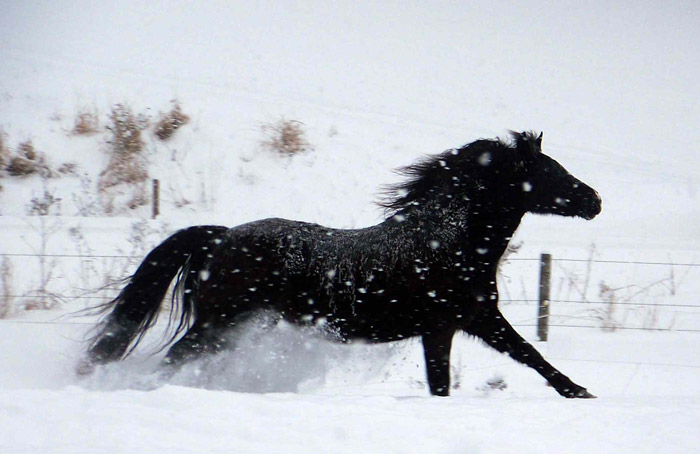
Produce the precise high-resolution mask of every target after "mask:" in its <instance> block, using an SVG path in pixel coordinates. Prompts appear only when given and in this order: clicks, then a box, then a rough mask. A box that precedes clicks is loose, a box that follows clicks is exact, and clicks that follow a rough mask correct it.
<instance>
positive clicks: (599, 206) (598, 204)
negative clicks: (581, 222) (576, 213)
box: [581, 192, 603, 221]
mask: <svg viewBox="0 0 700 454" xmlns="http://www.w3.org/2000/svg"><path fill="white" fill-rule="evenodd" d="M587 208H588V209H587V210H586V211H583V212H582V213H581V217H582V218H583V219H585V220H587V221H590V220H591V219H593V218H594V217H596V216H598V215H599V214H600V212H601V211H602V210H603V199H601V198H600V195H598V193H597V192H596V193H595V196H594V197H593V198H592V199H591V201H590V202H589V204H588V207H587Z"/></svg>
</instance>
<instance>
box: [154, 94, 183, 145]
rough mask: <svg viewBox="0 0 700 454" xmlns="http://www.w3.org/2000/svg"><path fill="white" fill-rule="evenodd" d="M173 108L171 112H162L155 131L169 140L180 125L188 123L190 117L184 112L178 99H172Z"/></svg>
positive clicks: (158, 135) (163, 138)
mask: <svg viewBox="0 0 700 454" xmlns="http://www.w3.org/2000/svg"><path fill="white" fill-rule="evenodd" d="M171 102H172V104H173V108H172V109H171V110H170V112H167V113H164V114H160V119H159V120H158V123H156V127H155V130H154V133H155V135H156V137H158V138H159V139H160V140H168V139H169V138H170V137H172V135H173V134H174V133H175V131H176V130H177V129H178V128H180V126H182V125H185V124H187V123H188V122H189V121H190V117H188V116H187V115H185V114H183V113H182V108H181V107H180V103H179V102H178V101H177V100H173V101H171Z"/></svg>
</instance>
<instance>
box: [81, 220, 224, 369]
mask: <svg viewBox="0 0 700 454" xmlns="http://www.w3.org/2000/svg"><path fill="white" fill-rule="evenodd" d="M227 230H228V227H223V226H210V225H200V226H194V227H189V228H186V229H182V230H179V231H177V232H175V233H174V234H173V235H172V236H170V237H169V238H168V239H166V240H165V241H163V242H162V243H161V244H159V245H158V246H157V247H156V248H154V249H153V250H152V251H151V252H150V253H149V254H148V255H147V256H146V258H145V259H144V260H143V262H141V265H139V267H138V269H137V270H136V272H135V273H134V275H133V276H131V278H130V279H129V283H128V285H127V286H126V287H124V289H122V291H121V292H120V293H119V296H117V297H116V298H115V299H114V300H112V301H110V302H109V303H107V304H106V305H104V307H103V308H102V309H103V310H104V311H105V312H109V313H108V314H107V316H106V317H105V318H104V319H103V320H102V321H101V322H100V325H99V326H98V328H97V332H96V334H95V335H94V337H93V338H92V339H91V342H90V346H89V348H88V354H87V358H86V359H85V360H84V361H83V362H82V363H81V364H80V366H79V367H78V372H79V373H81V374H85V373H89V372H90V371H92V370H93V368H94V366H95V365H96V364H106V363H109V362H112V361H117V360H119V359H122V358H124V357H125V356H127V355H128V354H129V353H131V351H132V350H133V349H134V347H136V345H137V344H138V342H139V341H140V340H141V338H142V337H143V335H144V334H145V333H146V331H147V330H148V329H149V328H150V327H151V326H153V324H154V323H155V321H156V319H157V317H158V313H159V311H160V308H161V304H162V302H163V299H164V298H165V294H166V292H167V291H168V287H170V283H171V282H172V280H173V279H174V278H175V276H176V275H177V274H178V270H181V269H183V270H185V271H186V269H187V268H188V264H190V263H191V262H199V263H203V262H204V258H205V257H206V256H207V255H208V252H207V250H208V249H209V248H210V246H211V244H210V243H211V242H212V241H214V240H216V238H218V237H220V236H221V235H222V234H223V233H224V232H226V231H227ZM181 274H187V273H183V271H181ZM181 279H182V276H179V277H178V281H180V280H181ZM188 280H190V281H191V278H190V276H185V286H186V287H187V286H188V283H187V281H188ZM181 304H182V308H181V311H182V315H181V316H180V324H179V326H178V328H177V330H176V334H175V335H177V332H179V331H180V330H181V329H183V328H184V325H185V324H186V323H187V321H188V319H189V317H190V316H192V315H193V314H194V312H195V308H194V300H193V298H191V295H190V294H189V292H185V295H183V298H182V303H181ZM171 317H172V314H171Z"/></svg>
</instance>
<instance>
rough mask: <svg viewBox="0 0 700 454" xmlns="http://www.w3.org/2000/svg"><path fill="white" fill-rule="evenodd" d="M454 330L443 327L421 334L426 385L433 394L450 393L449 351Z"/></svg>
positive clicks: (446, 394) (442, 394)
mask: <svg viewBox="0 0 700 454" xmlns="http://www.w3.org/2000/svg"><path fill="white" fill-rule="evenodd" d="M453 336H454V330H450V329H447V330H445V329H444V328H443V329H442V330H438V331H431V332H427V333H424V334H423V335H422V340H423V355H424V356H425V368H426V372H427V375H428V386H429V387H430V394H432V395H433V396H449V395H450V351H451V350H452V337H453Z"/></svg>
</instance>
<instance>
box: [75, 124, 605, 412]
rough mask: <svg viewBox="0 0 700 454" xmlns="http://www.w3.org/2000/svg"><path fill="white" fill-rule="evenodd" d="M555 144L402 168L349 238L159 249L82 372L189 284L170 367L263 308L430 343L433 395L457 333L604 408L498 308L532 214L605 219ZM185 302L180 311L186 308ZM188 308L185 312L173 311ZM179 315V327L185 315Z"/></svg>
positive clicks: (524, 144) (188, 238)
mask: <svg viewBox="0 0 700 454" xmlns="http://www.w3.org/2000/svg"><path fill="white" fill-rule="evenodd" d="M541 145H542V134H540V135H539V136H537V135H535V134H534V133H532V132H524V133H514V132H513V133H511V140H510V141H504V140H500V139H495V140H487V139H481V140H477V141H475V142H472V143H470V144H467V145H465V146H463V147H462V148H459V149H452V150H448V151H446V152H444V153H442V154H440V155H437V156H433V157H429V158H427V159H425V160H423V161H421V162H419V163H417V164H415V165H412V166H409V167H405V168H403V169H401V173H402V174H403V175H405V176H407V177H408V178H407V181H405V182H403V183H401V184H399V185H396V186H393V187H390V188H389V191H388V194H387V198H386V199H385V201H384V202H383V203H382V205H383V207H384V208H386V209H387V211H388V217H387V218H386V220H385V221H384V222H382V223H381V224H379V225H376V226H373V227H368V228H363V229H357V230H339V229H332V228H328V227H323V226H321V225H317V224H310V223H304V222H298V221H289V220H285V219H264V220H260V221H256V222H251V223H248V224H243V225H240V226H237V227H233V228H227V227H221V226H195V227H190V228H187V229H183V230H180V231H178V232H176V233H175V234H173V235H172V236H171V237H169V238H168V239H166V240H165V241H164V242H163V243H161V244H160V245H159V246H157V247H156V248H155V249H153V251H151V252H150V253H149V254H148V255H147V256H146V258H145V259H144V261H143V263H141V265H140V266H139V268H138V269H137V270H136V273H135V274H134V275H133V276H132V277H131V278H130V282H129V284H128V285H127V286H126V287H125V288H124V289H123V290H122V291H121V293H120V294H119V296H118V297H117V298H116V299H115V300H114V301H112V302H110V303H108V304H107V305H106V307H105V310H107V311H110V312H109V314H108V315H107V316H106V317H105V318H104V320H103V321H102V323H101V325H100V326H99V328H98V332H97V334H96V336H95V337H94V338H93V340H92V342H91V345H90V347H89V351H88V356H87V359H85V360H84V361H83V363H82V365H81V367H80V369H79V370H81V371H82V372H84V373H87V372H89V371H90V370H92V368H94V365H95V364H104V363H108V362H111V361H115V360H119V359H121V358H123V357H125V356H126V355H128V354H129V353H130V352H131V351H132V350H133V348H134V347H135V346H136V344H138V342H139V340H141V337H142V336H143V335H144V333H145V332H146V330H148V328H150V327H151V326H152V325H153V323H154V322H155V320H156V317H157V315H158V312H159V310H160V307H161V302H162V300H163V299H164V296H165V293H166V291H167V289H168V287H169V285H170V283H171V281H172V280H173V279H174V278H175V277H177V285H176V292H175V294H176V295H179V297H174V298H173V300H174V304H173V307H176V306H178V305H179V306H180V307H179V309H178V308H176V309H171V314H170V316H171V321H173V317H175V318H174V322H173V323H177V324H176V326H175V329H174V330H173V331H174V335H173V337H172V339H171V340H170V342H172V341H173V340H175V339H176V338H177V337H178V336H179V335H181V334H182V333H184V335H182V336H181V338H180V339H179V340H177V342H175V343H174V345H172V347H171V348H170V350H169V351H168V353H167V355H166V357H165V363H166V367H167V368H171V370H172V368H174V367H176V366H178V365H180V364H181V363H183V362H185V361H188V360H190V359H193V358H197V357H200V356H202V355H205V354H209V353H216V352H220V351H223V350H227V349H231V348H233V345H231V344H232V341H231V339H232V337H231V336H230V335H229V331H230V330H232V329H234V330H235V329H236V327H240V325H241V324H242V323H243V322H245V321H246V320H249V319H250V318H251V316H253V314H255V313H258V312H259V311H261V310H267V311H272V312H274V313H275V314H279V316H280V317H281V318H283V319H284V320H287V321H290V322H292V323H297V324H301V325H305V324H313V325H320V326H325V328H326V331H327V332H329V333H332V336H331V337H333V338H336V339H340V340H341V341H345V342H349V341H352V340H353V339H362V340H366V341H369V342H390V341H397V340H401V339H407V338H411V337H415V336H420V337H421V339H422V342H423V349H424V354H425V362H426V368H427V377H428V384H429V387H430V392H431V393H432V394H434V395H438V396H446V395H448V393H449V389H450V367H449V364H450V349H451V345H452V337H453V336H454V334H455V332H456V331H457V330H462V331H464V332H466V333H468V334H470V335H472V336H476V337H478V338H480V339H482V340H484V341H485V342H486V343H487V344H488V345H490V346H491V347H493V348H495V349H496V350H498V351H500V352H503V353H508V354H509V355H510V356H511V357H513V359H515V360H516V361H519V362H521V363H524V364H527V365H528V366H530V367H532V368H534V369H535V370H536V371H537V372H538V373H540V374H541V375H542V376H543V377H544V378H545V379H546V380H547V381H548V382H549V383H550V384H551V385H552V386H553V387H554V389H556V390H557V392H559V394H561V395H562V396H565V397H584V398H590V397H594V396H593V395H592V394H590V393H589V392H588V391H587V390H586V389H585V388H583V387H581V386H579V385H577V384H575V383H574V382H572V381H571V380H570V379H569V378H568V377H567V376H565V375H563V374H562V373H560V372H559V371H558V370H557V369H555V368H554V367H553V366H552V365H550V364H549V363H548V362H547V361H546V360H545V359H544V358H543V357H542V356H541V355H540V354H539V353H538V352H537V351H536V350H535V349H534V348H533V347H532V345H530V344H529V343H528V342H526V341H525V340H524V339H523V338H522V337H521V336H520V335H519V334H518V333H517V332H516V331H515V330H514V329H513V328H512V327H511V325H510V324H509V323H508V322H507V321H506V320H505V319H504V318H503V316H502V315H501V313H500V311H499V310H498V289H497V288H496V271H497V267H498V262H499V259H500V258H501V255H502V254H503V252H504V251H505V249H506V247H507V245H508V242H509V240H510V239H511V237H512V236H513V233H514V232H515V229H516V228H517V227H518V224H519V223H520V220H521V218H522V217H523V215H524V214H525V213H527V212H531V213H548V214H558V215H562V216H579V217H582V218H584V219H592V218H593V217H595V216H596V215H597V214H598V213H599V212H600V210H601V199H600V197H599V196H598V194H597V193H596V191H595V190H593V189H592V188H590V187H589V186H587V185H585V184H584V183H582V182H581V181H579V180H578V179H576V178H575V177H573V176H572V175H571V174H569V173H568V172H567V171H566V170H565V169H564V168H563V167H562V166H561V165H560V164H558V163H557V162H556V161H554V160H553V159H551V158H550V157H548V156H546V155H544V154H543V153H542V151H541ZM175 303H178V304H175ZM173 311H175V312H173ZM177 314H179V319H178V318H177Z"/></svg>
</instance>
